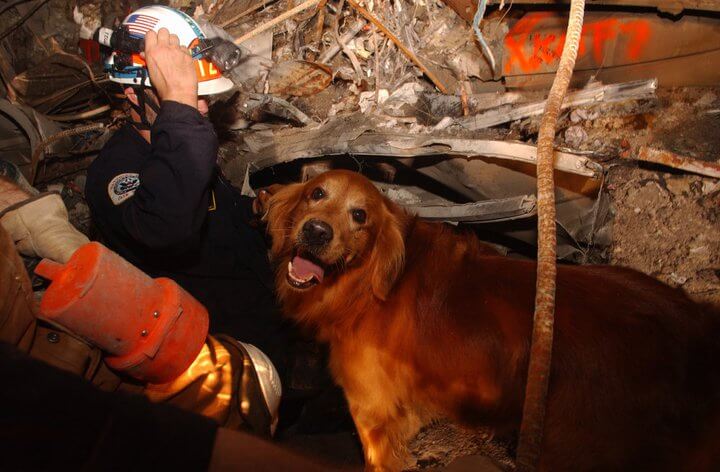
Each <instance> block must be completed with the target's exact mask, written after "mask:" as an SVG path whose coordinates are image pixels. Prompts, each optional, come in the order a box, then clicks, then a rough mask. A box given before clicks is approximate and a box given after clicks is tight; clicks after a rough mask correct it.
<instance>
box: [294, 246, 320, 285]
mask: <svg viewBox="0 0 720 472" xmlns="http://www.w3.org/2000/svg"><path fill="white" fill-rule="evenodd" d="M323 277H325V269H324V268H323V267H322V265H321V262H320V261H318V260H317V259H316V258H314V257H312V256H311V255H310V254H306V253H298V254H297V255H295V257H293V258H292V260H291V261H290V262H288V273H287V281H288V283H289V284H290V285H291V286H293V287H295V288H298V289H306V288H310V287H313V286H315V285H317V284H319V283H321V282H322V281H323Z"/></svg>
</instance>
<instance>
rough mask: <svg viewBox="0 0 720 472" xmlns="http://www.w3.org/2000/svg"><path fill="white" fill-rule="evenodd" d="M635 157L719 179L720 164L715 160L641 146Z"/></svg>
mask: <svg viewBox="0 0 720 472" xmlns="http://www.w3.org/2000/svg"><path fill="white" fill-rule="evenodd" d="M635 159H637V160H639V161H645V162H653V163H655V164H662V165H664V166H668V167H672V168H673V169H680V170H685V171H687V172H692V173H693V174H700V175H704V176H707V177H715V178H716V179H720V164H718V163H717V162H707V161H700V160H697V159H693V158H692V157H687V156H681V155H679V154H675V153H674V152H670V151H665V150H663V149H656V148H652V147H647V146H643V147H641V148H640V152H639V153H638V155H637V157H635Z"/></svg>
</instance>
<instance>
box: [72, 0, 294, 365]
mask: <svg viewBox="0 0 720 472" xmlns="http://www.w3.org/2000/svg"><path fill="white" fill-rule="evenodd" d="M123 26H124V27H125V28H126V29H127V31H128V32H129V33H130V35H131V36H134V37H137V38H141V37H144V43H145V45H144V55H143V54H140V52H139V51H135V52H125V51H114V52H113V54H112V56H111V57H110V58H109V60H108V73H109V77H110V80H111V81H114V82H117V83H119V84H121V85H122V86H123V87H124V93H125V96H126V97H127V102H128V104H129V105H130V108H131V110H130V118H131V122H130V123H128V124H126V125H125V126H123V127H122V128H120V129H119V130H118V131H117V132H116V133H115V135H114V136H113V137H112V138H111V139H110V140H109V142H108V143H107V144H106V145H105V147H104V148H103V149H102V151H101V152H100V155H99V156H98V158H97V159H96V160H95V161H94V162H93V164H92V165H91V166H90V168H89V169H88V174H87V185H86V199H87V202H88V205H89V207H90V210H91V214H92V217H93V220H94V222H95V223H96V226H97V228H98V229H99V232H100V234H101V236H102V241H103V242H104V243H105V244H106V245H107V246H108V247H109V248H111V249H112V250H114V251H116V252H117V253H119V254H120V255H121V256H122V257H124V258H125V259H126V260H128V261H129V262H131V263H132V264H134V265H135V266H137V267H139V268H140V269H142V270H143V271H144V272H146V273H147V274H149V275H150V276H152V277H160V276H163V277H168V278H171V279H173V280H175V281H176V282H177V283H178V284H180V285H181V286H182V287H183V288H184V289H185V290H187V291H188V292H189V293H191V294H192V295H193V296H194V297H195V298H197V299H198V300H199V301H200V302H201V303H202V304H203V305H204V306H205V307H206V308H207V310H208V312H209V313H210V318H211V321H210V332H211V333H213V332H215V333H217V332H222V333H226V334H229V335H230V336H232V337H234V338H237V339H239V340H241V341H243V342H248V343H251V344H253V345H255V346H257V347H258V348H260V349H261V350H262V351H263V352H265V353H266V354H267V355H268V356H269V357H270V359H271V360H272V362H273V363H274V364H275V366H276V367H277V369H278V370H279V371H281V375H282V374H283V373H284V371H285V361H286V359H285V357H286V346H287V344H288V340H287V332H288V327H287V325H286V323H285V322H284V321H283V320H282V318H281V317H280V312H279V308H278V305H277V303H276V301H275V297H274V283H273V275H272V271H271V268H270V265H269V262H268V260H267V247H266V245H265V240H264V234H263V233H262V232H261V231H260V230H258V229H256V228H255V227H253V220H254V214H253V201H252V199H251V198H248V197H244V196H242V195H240V193H239V192H238V191H237V190H236V189H235V188H233V187H232V185H230V183H229V182H228V181H227V180H226V179H225V178H224V177H223V176H222V173H221V172H220V170H219V168H218V166H217V164H216V159H217V150H218V140H217V137H216V135H215V132H214V130H213V127H212V125H211V123H210V122H209V121H208V120H207V118H206V116H205V115H206V113H207V109H208V107H207V102H206V101H205V99H204V97H205V96H206V95H213V94H217V93H222V92H225V91H227V90H229V89H230V88H231V87H232V82H231V81H230V80H228V79H227V78H224V77H223V76H222V74H221V73H220V71H219V70H218V69H217V68H216V67H215V65H214V64H213V63H211V62H209V61H208V60H207V59H206V58H204V57H202V56H201V55H200V54H199V53H198V51H197V47H198V44H202V40H203V38H204V34H203V31H202V30H201V29H200V27H199V26H198V25H197V23H196V22H195V21H194V20H193V19H192V18H190V17H189V16H187V15H185V14H183V13H181V12H179V11H177V10H174V9H171V8H168V7H163V6H157V5H155V6H149V7H143V8H141V9H139V10H137V11H136V12H134V13H132V14H130V15H129V16H128V17H127V18H126V19H125V21H124V22H123ZM194 48H195V49H194Z"/></svg>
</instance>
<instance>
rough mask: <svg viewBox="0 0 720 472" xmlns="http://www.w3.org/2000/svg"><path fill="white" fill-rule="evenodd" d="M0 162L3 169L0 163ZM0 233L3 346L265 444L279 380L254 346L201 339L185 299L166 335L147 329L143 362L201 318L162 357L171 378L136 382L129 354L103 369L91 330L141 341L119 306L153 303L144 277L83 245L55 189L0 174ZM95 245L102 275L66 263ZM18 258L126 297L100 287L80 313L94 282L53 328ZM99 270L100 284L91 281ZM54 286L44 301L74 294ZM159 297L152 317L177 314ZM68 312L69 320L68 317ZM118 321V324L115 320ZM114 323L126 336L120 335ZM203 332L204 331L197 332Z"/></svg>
mask: <svg viewBox="0 0 720 472" xmlns="http://www.w3.org/2000/svg"><path fill="white" fill-rule="evenodd" d="M2 164H6V163H4V161H0V165H2ZM18 175H21V174H19V173H18ZM33 190H34V189H33ZM0 235H1V236H2V239H1V240H0V342H7V343H10V344H12V345H14V346H15V347H16V348H17V349H19V350H20V351H21V352H23V353H27V354H29V355H30V356H31V357H33V358H35V359H38V360H41V361H43V362H44V363H46V364H49V365H51V366H55V367H58V368H60V369H63V370H65V371H68V372H71V373H73V374H75V375H77V376H79V377H82V378H84V379H86V380H88V381H90V382H91V383H93V384H94V385H95V386H96V387H98V388H100V389H101V390H105V391H110V392H113V391H131V392H135V393H141V394H143V395H144V396H145V397H147V398H148V399H150V400H152V401H154V402H163V403H171V404H173V405H175V406H178V407H180V408H183V409H185V410H189V411H192V412H195V413H199V414H201V415H203V416H205V417H207V418H209V419H212V420H214V421H215V422H216V423H217V424H220V425H222V426H225V427H228V428H234V429H246V430H250V431H252V432H254V433H256V434H260V435H263V436H265V437H270V436H271V435H272V434H273V432H274V430H275V427H276V426H277V422H278V407H279V403H280V397H281V383H280V380H279V378H278V374H277V372H276V371H275V369H274V368H273V365H272V363H271V361H270V360H269V359H268V358H267V357H266V356H265V355H264V354H263V353H262V352H261V351H260V350H259V349H257V348H256V347H254V346H252V345H250V344H247V343H241V342H238V341H237V340H235V339H233V338H231V337H229V336H224V335H222V336H216V337H214V336H208V337H207V338H206V339H205V335H206V332H207V313H206V311H205V309H204V308H202V307H200V308H199V310H200V311H198V309H197V308H195V309H194V310H193V309H192V308H193V307H199V304H197V302H196V301H194V300H193V299H191V298H190V299H186V300H187V305H186V306H185V305H182V304H181V305H180V307H184V308H185V309H184V310H182V311H180V312H179V314H178V317H177V318H176V319H175V322H174V323H173V324H171V325H169V327H168V329H159V330H154V329H152V328H151V330H150V332H149V333H146V336H147V338H146V340H150V339H151V338H153V337H155V336H157V337H156V340H157V341H159V342H160V344H159V345H160V346H161V348H160V349H159V350H158V351H156V352H155V353H154V355H153V356H152V357H151V358H149V359H147V360H152V359H157V360H159V358H160V357H161V356H160V354H161V351H162V350H163V348H162V346H165V344H163V343H162V341H163V339H165V338H166V337H174V336H176V335H174V334H173V333H174V332H176V331H174V330H175V328H176V327H178V328H179V327H180V326H181V325H182V324H184V323H183V317H184V318H187V317H188V316H196V319H197V320H199V323H196V324H195V326H196V327H197V328H194V329H193V330H192V331H190V332H188V335H181V336H182V337H176V338H175V341H174V345H176V346H177V347H178V348H179V350H177V351H174V352H173V353H172V354H171V355H170V357H169V359H170V360H171V362H170V363H169V364H168V365H167V367H169V370H168V371H166V372H176V373H175V374H173V375H172V376H163V378H164V379H165V380H163V381H162V382H160V383H158V382H157V381H155V382H153V381H150V380H147V379H145V380H143V378H142V375H138V372H139V371H137V370H136V369H135V368H134V367H133V365H137V361H140V362H143V359H146V358H145V356H140V357H136V358H135V360H134V361H133V362H127V363H126V362H122V363H117V362H115V363H114V364H112V365H113V366H114V367H113V368H109V366H108V364H109V362H110V360H112V353H111V352H108V351H105V352H103V351H102V350H101V349H100V345H102V344H103V343H102V340H101V339H98V338H96V337H94V335H93V334H92V333H98V332H99V333H102V335H103V339H118V340H119V339H124V340H125V341H124V342H126V341H131V340H132V336H128V332H135V333H138V335H139V338H137V339H138V340H139V339H142V338H143V333H140V331H141V329H142V326H137V327H135V326H134V325H135V324H137V323H140V324H145V323H147V321H143V319H144V317H143V316H138V315H139V314H140V313H137V310H138V307H139V305H141V304H134V305H133V306H130V307H124V306H123V305H122V304H123V303H124V302H127V301H128V298H133V297H134V298H135V299H137V300H140V301H142V300H146V299H149V298H148V297H154V298H152V299H154V300H155V299H157V298H156V293H144V292H147V291H148V289H147V286H148V285H147V282H149V279H147V276H146V275H144V274H142V273H141V272H139V271H138V270H137V269H136V268H134V267H132V266H130V265H128V264H127V263H125V262H124V261H122V260H121V259H120V258H119V257H118V256H117V255H113V254H111V253H109V251H107V249H104V248H101V246H100V245H99V244H97V243H90V241H89V240H88V238H87V237H86V236H85V235H84V234H82V233H80V232H79V231H78V230H77V229H76V228H75V227H73V226H72V224H71V223H70V222H69V221H68V212H67V209H66V207H65V204H64V203H63V201H62V198H61V197H60V195H58V194H57V193H54V192H46V193H40V194H35V195H33V194H32V193H30V192H29V191H28V190H26V189H23V188H21V187H20V185H18V184H17V183H16V182H13V181H11V180H8V179H6V178H4V177H2V176H0ZM13 245H14V246H13ZM93 245H95V246H96V247H97V248H101V249H103V250H104V251H107V253H108V254H107V256H106V257H110V259H106V260H111V261H112V262H111V264H110V265H111V267H110V268H109V270H102V269H101V266H99V265H97V264H94V265H82V264H81V265H77V264H73V263H72V261H73V256H74V255H76V254H79V253H81V252H82V251H83V250H87V249H88V248H89V247H90V246H93ZM16 248H17V251H16ZM90 249H91V250H92V248H90ZM18 252H20V253H22V254H23V255H25V256H28V257H31V258H38V257H39V258H45V259H46V261H43V262H42V263H41V264H40V265H39V266H38V267H42V266H48V264H49V267H50V268H52V267H61V266H59V265H58V264H65V263H68V264H69V267H70V269H69V270H72V271H73V272H74V274H73V277H72V279H73V280H75V281H78V280H80V279H83V278H85V279H87V280H89V281H93V280H96V279H99V280H105V279H107V278H110V277H111V276H112V277H117V278H119V279H122V281H123V282H124V284H123V286H124V287H127V288H128V289H129V292H126V293H129V297H128V296H127V295H126V297H125V298H123V297H122V295H119V292H118V291H115V292H113V291H112V290H107V289H102V291H101V293H99V297H101V299H102V303H100V304H98V305H95V306H92V307H90V309H89V311H88V308H83V304H87V303H88V302H89V298H91V297H89V296H88V295H90V294H91V293H93V292H94V291H95V293H97V291H96V290H95V289H94V288H92V287H93V286H94V285H95V282H92V283H91V285H87V286H86V288H85V289H84V290H85V291H84V292H83V295H82V296H80V297H79V298H77V299H74V298H68V299H67V300H66V301H63V302H62V303H60V305H62V306H67V307H68V309H67V310H63V311H67V312H68V314H69V315H71V316H73V317H74V318H68V319H67V320H68V322H64V321H63V319H64V318H62V317H56V316H54V317H51V321H48V320H47V319H38V314H39V315H43V312H42V310H40V312H39V313H38V310H37V306H36V305H37V304H36V303H35V299H34V294H33V291H32V287H31V286H30V282H29V280H28V277H27V273H26V270H25V267H24V266H23V264H22V262H21V260H20V257H19V256H18ZM83 267H86V268H87V270H84V269H83ZM36 270H38V269H36ZM97 273H100V275H102V276H103V277H98V276H97ZM144 280H145V282H143V281H144ZM130 281H135V283H136V285H135V286H133V285H132V284H131V283H130ZM58 283H60V284H61V288H59V289H58V288H56V287H53V286H51V287H49V288H48V290H47V291H46V292H45V296H43V300H45V299H46V298H47V295H48V294H51V293H56V294H57V293H58V292H59V293H61V294H69V293H70V292H72V290H67V287H66V286H65V285H63V283H62V282H58ZM70 283H71V284H72V283H74V282H70ZM110 285H111V286H112V282H110ZM167 288H170V289H171V291H172V293H178V292H177V291H174V290H173V288H172V287H167ZM167 288H166V290H163V291H162V293H163V294H164V293H171V292H167ZM158 293H160V292H158ZM63 296H64V295H63ZM68 296H71V295H68ZM183 297H184V296H183ZM162 300H165V298H164V297H162V298H160V299H157V301H158V302H157V303H158V305H156V309H157V311H156V312H155V313H157V314H158V315H159V314H160V313H162V312H165V311H166V310H169V311H170V312H173V311H178V308H177V307H176V305H175V303H177V301H179V300H180V299H178V300H177V301H176V300H175V299H172V298H171V299H168V300H167V301H166V302H167V303H165V302H163V301H162ZM181 303H184V302H181ZM163 305H166V306H163ZM98 306H99V308H100V309H101V310H102V309H104V313H97V315H95V316H87V313H96V310H97V309H98V308H97V307H98ZM73 310H74V311H75V314H74V315H73V314H72V313H70V312H71V311H73ZM78 310H80V311H78ZM80 313H85V315H80ZM193 313H194V314H195V315H193ZM48 315H50V313H48ZM140 315H144V313H142V314H140ZM123 316H125V318H126V319H122V318H123ZM146 316H147V317H148V318H145V319H149V318H150V317H152V319H157V320H159V319H160V318H159V316H158V317H155V316H154V315H153V314H152V313H147V314H146ZM197 316H199V317H197ZM103 319H110V320H117V324H113V323H114V322H109V323H108V322H103V321H102V320H103ZM163 319H164V318H163ZM70 320H74V323H73V324H72V327H73V328H72V329H71V328H70V327H69V324H68V323H69V321H70ZM117 326H122V327H125V328H126V329H127V330H129V331H126V332H125V333H120V332H118V331H117ZM148 326H149V325H148ZM157 326H159V325H157ZM201 327H204V331H202V332H201V331H200V329H201ZM156 331H157V332H156ZM138 346H139V345H138ZM166 358H167V356H166ZM193 358H194V360H193ZM181 359H185V361H183V360H181ZM188 363H190V366H189V367H188ZM155 378H157V377H155Z"/></svg>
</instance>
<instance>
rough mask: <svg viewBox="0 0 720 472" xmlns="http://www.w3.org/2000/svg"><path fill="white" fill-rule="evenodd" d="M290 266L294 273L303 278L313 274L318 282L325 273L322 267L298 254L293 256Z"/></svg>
mask: <svg viewBox="0 0 720 472" xmlns="http://www.w3.org/2000/svg"><path fill="white" fill-rule="evenodd" d="M292 268H293V272H295V275H297V276H298V277H300V278H302V279H305V278H307V277H308V276H310V275H314V276H315V278H316V279H317V280H318V282H322V281H323V276H324V275H325V271H324V270H323V268H322V267H320V266H319V265H317V264H313V263H312V262H310V261H309V260H307V259H303V258H302V257H300V256H295V258H294V259H293V261H292Z"/></svg>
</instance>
